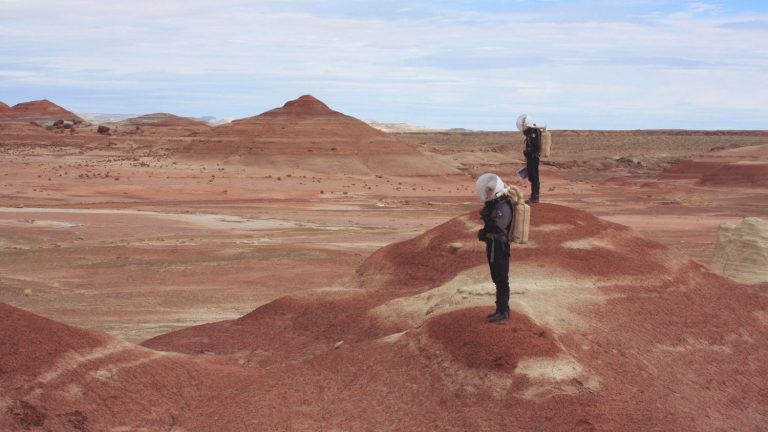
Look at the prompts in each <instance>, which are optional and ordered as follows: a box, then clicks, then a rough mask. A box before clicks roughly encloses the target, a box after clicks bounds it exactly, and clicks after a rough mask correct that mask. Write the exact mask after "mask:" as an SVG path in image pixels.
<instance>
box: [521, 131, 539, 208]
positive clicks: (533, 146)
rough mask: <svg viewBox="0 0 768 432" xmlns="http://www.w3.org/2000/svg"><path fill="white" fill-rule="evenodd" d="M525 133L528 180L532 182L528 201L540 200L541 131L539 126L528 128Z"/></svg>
mask: <svg viewBox="0 0 768 432" xmlns="http://www.w3.org/2000/svg"><path fill="white" fill-rule="evenodd" d="M523 133H524V134H525V150H523V154H524V155H525V163H526V165H525V166H526V171H528V181H529V182H531V197H530V198H529V199H528V200H527V201H526V202H528V203H537V202H539V189H540V187H541V184H540V183H539V159H540V158H541V131H540V130H539V129H537V128H533V127H529V128H526V129H525V130H524V131H523Z"/></svg>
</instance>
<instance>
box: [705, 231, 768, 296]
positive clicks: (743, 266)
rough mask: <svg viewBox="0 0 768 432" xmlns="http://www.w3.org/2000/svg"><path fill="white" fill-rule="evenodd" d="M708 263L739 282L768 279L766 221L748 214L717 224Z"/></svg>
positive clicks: (767, 233) (767, 234)
mask: <svg viewBox="0 0 768 432" xmlns="http://www.w3.org/2000/svg"><path fill="white" fill-rule="evenodd" d="M712 266H713V267H714V268H715V269H716V270H717V271H719V272H720V273H722V274H724V275H726V276H728V277H730V278H732V279H734V280H736V281H739V282H742V283H748V284H757V283H761V282H768V221H766V220H764V219H760V218H756V217H748V218H744V220H743V221H742V222H741V223H740V224H739V225H733V224H723V225H720V229H719V231H718V233H717V243H716V244H715V256H714V258H713V260H712Z"/></svg>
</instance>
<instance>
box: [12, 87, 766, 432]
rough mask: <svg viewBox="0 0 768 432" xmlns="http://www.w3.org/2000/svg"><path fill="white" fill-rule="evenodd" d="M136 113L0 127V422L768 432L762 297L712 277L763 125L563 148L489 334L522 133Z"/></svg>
mask: <svg viewBox="0 0 768 432" xmlns="http://www.w3.org/2000/svg"><path fill="white" fill-rule="evenodd" d="M43 108H45V107H43ZM8 109H10V108H8ZM46 110H47V108H46V109H42V110H40V111H36V112H33V113H31V115H33V116H34V117H35V118H43V117H45V111H46ZM0 111H7V110H6V109H4V108H3V107H2V106H0ZM0 116H2V114H0ZM163 118H165V119H169V123H168V125H166V126H160V127H156V126H157V124H164V123H165V122H164V121H160V120H162V119H163ZM157 119H160V120H158V121H157V122H156V123H152V122H153V121H154V120H157ZM150 120H152V121H150V122H149V123H146V122H145V123H146V124H143V125H117V126H116V127H115V128H112V130H111V131H110V133H109V134H108V135H105V134H99V133H97V131H96V125H83V124H79V125H75V126H74V127H72V128H71V129H68V130H66V131H63V130H56V129H54V130H50V131H49V130H46V129H44V128H42V127H38V126H34V125H31V124H28V123H23V122H11V123H2V124H0V153H2V157H0V186H1V187H2V190H3V192H2V194H0V303H2V305H0V430H3V431H5V430H9V431H16V430H40V431H44V430H52V431H68V430H73V431H84V430H91V431H96V430H142V429H144V430H176V431H181V430H227V431H230V430H231V431H239V430H243V431H245V430H318V429H321V430H333V429H337V430H350V429H356V430H357V429H360V430H382V429H383V430H423V429H445V430H487V429H494V428H505V429H511V430H555V431H556V430H577V431H578V430H584V431H587V430H675V431H676V430H705V431H706V430H713V431H714V430H740V431H742V430H744V431H750V430H764V426H762V425H763V424H764V423H765V419H766V418H768V413H767V412H766V406H768V403H767V402H768V395H767V394H766V390H765V389H766V388H768V386H767V385H766V382H765V378H764V377H765V376H766V372H768V371H766V366H765V365H766V364H768V362H766V360H768V359H766V346H765V341H766V340H768V339H767V338H766V326H768V318H767V317H768V308H767V307H766V301H767V300H766V294H765V286H764V285H765V284H756V285H753V286H745V285H741V284H737V283H735V282H733V281H731V280H728V279H725V278H723V277H721V276H718V275H717V274H715V273H713V272H712V271H711V270H710V269H709V268H707V267H706V265H707V264H708V263H709V262H710V261H711V256H712V250H713V248H714V242H715V238H716V230H717V226H718V225H719V224H721V223H723V222H731V223H739V222H740V221H741V219H742V218H743V217H745V216H757V217H763V218H766V217H768V205H766V204H768V192H767V191H766V190H767V188H766V186H765V185H764V184H763V183H761V182H760V181H759V180H760V178H762V177H761V176H760V173H761V172H762V171H760V169H762V168H759V167H760V166H761V164H763V165H764V164H766V163H768V162H766V160H765V154H766V152H765V151H764V147H759V146H764V145H765V144H767V143H766V141H765V139H766V137H768V135H766V134H765V133H760V132H755V133H751V132H749V133H747V132H737V131H734V132H723V133H715V132H711V133H710V132H702V133H699V132H695V131H694V132H689V131H684V132H673V131H653V132H643V131H634V132H633V131H623V132H596V131H555V132H556V133H555V145H556V147H555V149H556V150H557V151H556V152H555V153H553V157H552V158H550V159H548V160H545V161H544V162H543V165H542V174H543V189H542V196H543V198H544V201H545V203H543V204H540V205H536V206H534V207H533V217H532V221H533V225H534V226H533V229H532V232H531V242H530V243H529V244H528V245H526V246H517V247H515V249H514V251H513V254H512V267H511V274H510V281H511V286H512V293H513V294H512V301H511V306H512V309H513V314H512V317H511V320H510V321H509V322H507V323H503V324H500V325H493V326H491V325H489V324H487V323H486V322H485V315H486V314H487V313H488V312H490V309H491V308H492V304H493V286H492V284H491V282H490V278H489V275H488V269H487V264H486V263H485V259H484V252H483V249H482V245H481V244H480V243H479V242H477V241H476V240H475V238H474V236H475V234H474V233H475V231H476V229H477V228H479V226H478V223H479V220H478V219H477V217H476V212H477V210H478V208H479V203H478V202H477V200H476V198H474V197H473V186H474V176H475V175H476V174H478V173H481V172H485V171H494V172H498V173H500V174H501V175H502V176H503V178H504V179H506V180H508V181H510V180H511V179H512V175H511V174H512V173H513V172H514V170H516V169H517V168H518V167H519V166H520V164H521V160H520V159H521V155H520V146H519V135H518V134H501V135H498V134H483V133H474V134H471V133H457V134H445V135H439V134H433V135H424V134H413V135H407V136H402V135H398V136H397V137H393V136H390V135H384V134H381V133H380V132H378V131H375V130H373V129H372V128H369V127H368V126H367V125H365V124H364V123H363V122H360V121H358V120H356V119H354V118H352V117H349V116H345V115H344V114H341V113H338V112H335V111H332V110H331V109H330V108H328V107H327V106H326V105H325V104H323V103H322V102H320V101H318V100H317V99H315V98H312V97H306V96H305V97H301V98H299V99H297V100H295V101H290V102H288V103H286V105H285V106H284V107H282V108H277V109H275V110H272V111H268V112H267V113H264V114H262V115H260V116H255V117H251V118H248V119H243V120H242V121H238V122H234V123H233V124H231V125H226V126H219V127H214V128H210V127H208V126H198V125H192V124H187V123H184V122H182V123H184V124H182V123H178V124H177V123H176V121H175V120H174V118H173V117H170V115H167V116H166V115H150ZM171 120H173V121H171ZM149 124H153V125H154V126H150V125H149ZM438 138H439V139H438ZM424 140H427V141H426V143H424ZM440 140H444V141H440ZM430 143H431V144H430ZM334 149H335V150H334ZM685 161H691V162H685ZM705 163H715V164H716V166H715V167H714V168H713V169H700V168H701V164H705ZM745 166H749V167H750V168H749V169H744V170H741V169H740V168H743V167H745ZM754 167H757V168H754ZM710 168H712V167H711V166H710ZM754 169H756V170H757V171H755V172H753V171H751V170H754ZM708 175H709V177H707V176H708ZM712 175H713V176H712ZM755 180H757V181H755ZM519 186H520V187H522V188H523V190H524V192H526V193H527V190H526V189H527V185H526V184H519ZM557 204H560V205H557ZM577 209H578V210H577ZM457 215H464V216H458V217H457ZM595 216H599V217H600V218H597V217H595ZM627 226H629V227H631V229H630V228H627ZM683 253H685V254H687V255H688V256H692V257H694V258H695V259H696V261H694V260H692V259H690V258H689V257H688V256H686V255H684V254H683ZM139 344H141V345H139Z"/></svg>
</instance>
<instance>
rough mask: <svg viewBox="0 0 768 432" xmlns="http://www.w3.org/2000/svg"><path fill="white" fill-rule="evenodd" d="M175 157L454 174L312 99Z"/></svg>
mask: <svg viewBox="0 0 768 432" xmlns="http://www.w3.org/2000/svg"><path fill="white" fill-rule="evenodd" d="M177 154H179V155H182V154H185V155H186V156H187V157H190V158H195V159H210V158H215V159H227V160H229V161H230V162H237V163H242V164H246V165H251V166H253V165H257V166H263V167H264V168H265V169H274V170H283V169H301V170H305V171H309V172H318V173H332V172H336V173H349V174H370V173H377V174H391V175H444V174H449V173H456V172H457V171H456V170H455V169H454V168H453V167H450V166H449V165H447V164H444V163H442V162H440V161H437V160H435V159H432V158H430V157H428V156H426V155H424V154H422V153H421V152H419V151H418V150H417V149H416V148H415V147H413V146H411V145H410V144H408V143H405V142H403V141H401V140H399V139H397V138H395V137H393V136H390V135H387V134H386V133H384V132H381V131H379V130H377V129H375V128H373V127H371V126H369V125H368V124H366V123H365V122H363V121H361V120H358V119H356V118H354V117H351V116H348V115H345V114H342V113H340V112H337V111H334V110H332V109H331V108H329V107H328V105H326V104H325V103H323V102H321V101H320V100H318V99H317V98H315V97H314V96H311V95H304V96H301V97H299V98H298V99H295V100H291V101H288V102H286V103H285V104H284V105H283V106H282V107H280V108H275V109H272V110H269V111H266V112H264V113H262V114H259V115H257V116H252V117H247V118H242V119H238V120H234V121H232V122H231V123H228V124H225V125H222V126H218V127H215V128H213V129H212V130H211V133H210V135H209V139H207V140H199V141H196V142H194V143H192V144H190V145H189V146H188V147H187V148H185V149H179V153H177Z"/></svg>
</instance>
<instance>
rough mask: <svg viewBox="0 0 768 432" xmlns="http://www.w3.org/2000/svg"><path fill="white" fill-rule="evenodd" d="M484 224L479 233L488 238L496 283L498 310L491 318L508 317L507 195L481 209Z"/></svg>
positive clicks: (509, 211) (509, 215)
mask: <svg viewBox="0 0 768 432" xmlns="http://www.w3.org/2000/svg"><path fill="white" fill-rule="evenodd" d="M480 216H481V217H482V218H483V223H484V226H483V228H482V229H481V230H480V231H479V232H478V233H477V234H478V235H477V237H478V239H479V240H480V241H484V242H485V255H486V257H487V258H488V266H489V267H490V269H491V279H492V280H493V283H494V285H496V311H495V312H494V313H492V314H490V315H488V321H489V322H497V321H504V320H508V319H509V241H508V240H507V238H508V234H507V233H508V231H509V229H510V224H511V222H512V205H511V203H510V200H509V198H507V196H506V195H502V196H500V197H497V198H495V199H492V200H490V201H486V202H485V205H484V206H483V209H482V210H481V211H480Z"/></svg>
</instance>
